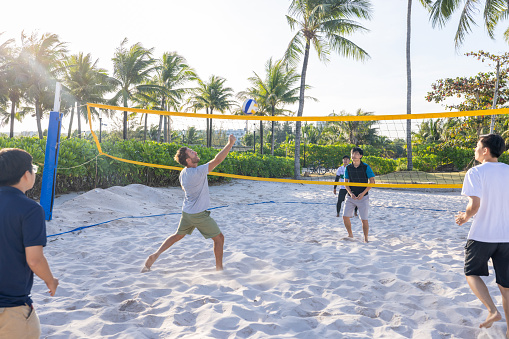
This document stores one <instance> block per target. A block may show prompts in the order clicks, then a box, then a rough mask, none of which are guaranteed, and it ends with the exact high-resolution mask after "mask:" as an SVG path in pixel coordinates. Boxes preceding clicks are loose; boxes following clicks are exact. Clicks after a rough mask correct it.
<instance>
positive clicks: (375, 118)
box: [87, 103, 509, 121]
mask: <svg viewBox="0 0 509 339" xmlns="http://www.w3.org/2000/svg"><path fill="white" fill-rule="evenodd" d="M90 107H95V108H102V109H109V110H115V111H127V112H133V113H147V114H156V115H168V116H178V117H188V118H200V119H222V120H256V121H259V120H263V121H381V120H419V119H421V120H422V119H433V118H435V119H436V118H458V117H465V116H484V115H501V114H509V108H496V109H489V110H476V111H457V112H439V113H416V114H385V115H360V116H357V115H355V116H353V115H341V116H306V117H288V116H274V117H273V116H258V115H256V116H255V115H230V114H229V115H224V114H203V113H184V112H171V111H155V110H148V109H142V108H130V107H120V106H110V105H104V104H94V103H87V109H88V110H90ZM89 121H90V116H89Z"/></svg>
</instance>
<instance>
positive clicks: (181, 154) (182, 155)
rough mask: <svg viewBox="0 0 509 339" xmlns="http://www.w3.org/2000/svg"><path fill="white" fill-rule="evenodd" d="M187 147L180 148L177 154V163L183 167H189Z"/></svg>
mask: <svg viewBox="0 0 509 339" xmlns="http://www.w3.org/2000/svg"><path fill="white" fill-rule="evenodd" d="M186 151H187V147H180V148H179V150H178V151H177V153H176V154H175V158H174V159H175V161H176V162H178V163H179V164H181V165H182V166H187V162H186V159H187V158H189V157H188V156H187V152H186Z"/></svg>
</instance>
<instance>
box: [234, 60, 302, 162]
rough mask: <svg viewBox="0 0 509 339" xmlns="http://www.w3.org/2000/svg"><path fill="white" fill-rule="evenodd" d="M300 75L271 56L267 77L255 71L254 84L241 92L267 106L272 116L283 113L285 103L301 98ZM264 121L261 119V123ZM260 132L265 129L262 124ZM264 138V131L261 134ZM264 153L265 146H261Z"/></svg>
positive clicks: (271, 145) (250, 79)
mask: <svg viewBox="0 0 509 339" xmlns="http://www.w3.org/2000/svg"><path fill="white" fill-rule="evenodd" d="M299 79H300V75H299V74H298V73H297V71H296V69H295V68H292V67H287V65H286V64H284V63H283V61H281V60H280V61H276V62H275V63H274V62H272V58H270V59H269V60H268V61H267V63H266V64H265V79H262V78H261V77H260V76H259V75H258V74H256V73H254V76H253V77H250V78H249V79H248V80H249V82H251V84H252V85H253V86H252V87H250V88H249V89H248V90H247V91H246V92H240V93H239V94H240V96H242V97H248V96H251V97H254V98H255V99H256V101H257V102H258V104H259V105H260V106H263V107H266V109H267V110H268V111H269V112H270V115H271V116H274V115H276V114H282V113H284V112H285V110H283V107H284V105H286V104H293V103H295V102H297V101H298V100H299V96H298V94H299V87H295V85H296V84H298V82H299ZM261 122H262V121H260V124H261ZM274 123H275V121H272V126H271V142H270V152H271V154H272V155H274ZM260 129H261V130H260V133H262V131H263V129H262V126H261V125H260ZM261 138H262V139H263V133H262V134H261ZM261 150H262V153H263V147H262V148H261Z"/></svg>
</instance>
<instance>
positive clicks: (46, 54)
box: [20, 33, 67, 139]
mask: <svg viewBox="0 0 509 339" xmlns="http://www.w3.org/2000/svg"><path fill="white" fill-rule="evenodd" d="M65 45H66V43H65V42H61V41H60V38H59V37H58V35H56V34H51V33H45V34H42V35H41V37H38V36H37V34H36V33H32V34H31V35H30V36H28V35H25V33H21V55H20V57H21V60H22V62H23V67H24V72H25V74H26V75H25V77H26V78H25V79H26V91H25V100H26V101H28V102H29V103H31V104H33V105H34V106H35V117H36V122H37V130H38V132H39V138H40V139H42V128H41V119H42V117H43V113H44V111H46V110H50V109H52V106H53V103H54V93H55V83H56V77H57V75H58V73H59V72H60V71H61V70H62V68H61V62H62V60H63V57H64V56H65V53H66V52H67V50H66V48H65Z"/></svg>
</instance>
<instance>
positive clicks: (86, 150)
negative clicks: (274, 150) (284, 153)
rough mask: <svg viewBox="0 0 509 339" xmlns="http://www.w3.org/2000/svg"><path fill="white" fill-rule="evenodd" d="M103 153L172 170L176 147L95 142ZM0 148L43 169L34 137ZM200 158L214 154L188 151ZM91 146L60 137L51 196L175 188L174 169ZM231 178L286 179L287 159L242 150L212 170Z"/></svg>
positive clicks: (41, 145)
mask: <svg viewBox="0 0 509 339" xmlns="http://www.w3.org/2000/svg"><path fill="white" fill-rule="evenodd" d="M101 147H102V150H103V152H105V153H107V154H109V155H112V156H116V157H119V158H123V159H129V160H135V161H139V162H145V163H152V164H160V165H169V166H178V167H181V166H180V165H179V164H177V162H176V161H175V160H173V156H174V155H175V153H176V152H177V150H178V149H179V148H180V147H181V145H178V144H175V143H171V144H166V143H163V144H159V143H156V142H153V141H147V142H140V141H134V140H127V141H106V142H103V143H101ZM0 148H21V149H24V150H26V151H28V152H30V153H31V154H32V156H33V157H34V163H36V164H38V165H39V166H41V168H40V173H42V172H43V170H44V153H45V148H46V139H42V140H39V139H38V138H14V139H9V138H0ZM193 149H194V150H196V151H197V152H198V154H199V156H200V160H201V161H200V163H201V164H203V163H206V162H208V161H210V160H212V159H213V158H214V157H215V156H216V154H217V153H218V152H219V150H216V149H213V148H206V147H200V146H197V147H193ZM97 155H98V151H97V149H96V146H95V143H93V142H92V141H90V140H84V139H74V138H72V139H66V138H63V139H62V140H61V143H60V153H59V161H58V173H57V180H56V188H55V191H56V193H57V194H61V193H66V192H72V191H87V190H90V189H93V188H95V187H100V188H107V187H111V186H117V185H120V186H123V185H128V184H144V185H148V186H153V187H158V186H159V187H160V186H178V185H179V182H178V176H179V174H180V172H179V171H175V170H167V169H161V168H155V167H146V166H138V165H135V164H130V163H126V162H122V161H117V160H114V159H111V158H109V157H106V156H99V157H97ZM214 171H216V172H225V173H231V174H240V175H251V176H259V177H272V178H274V177H291V176H292V175H293V160H292V159H290V158H284V157H276V156H270V155H263V156H260V155H257V154H252V153H246V152H231V153H230V154H229V156H228V157H227V158H226V160H225V161H224V162H223V163H222V164H220V165H219V166H218V167H216V169H215V170H214ZM41 179H42V175H38V176H37V181H36V184H35V185H34V188H33V189H32V190H31V192H29V193H28V194H29V196H31V197H37V196H38V194H39V192H40V188H41ZM209 180H210V181H221V180H225V178H224V177H217V176H209Z"/></svg>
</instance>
